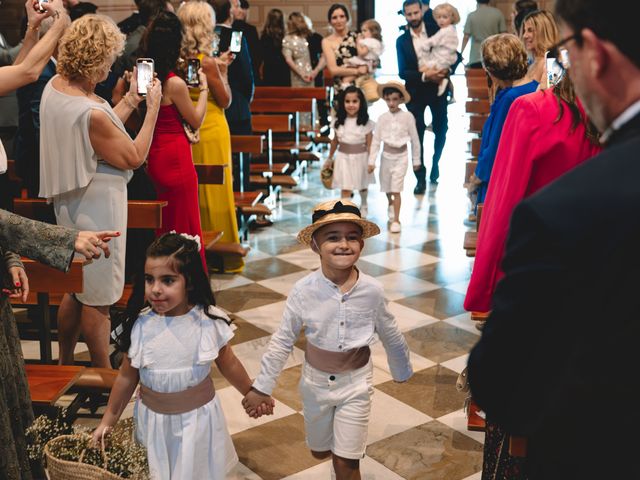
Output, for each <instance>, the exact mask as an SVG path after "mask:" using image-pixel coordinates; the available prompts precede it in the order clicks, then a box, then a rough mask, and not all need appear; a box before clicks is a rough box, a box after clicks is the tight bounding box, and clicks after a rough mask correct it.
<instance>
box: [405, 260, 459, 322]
mask: <svg viewBox="0 0 640 480" xmlns="http://www.w3.org/2000/svg"><path fill="white" fill-rule="evenodd" d="M403 273H405V272H403ZM434 283H435V282H434ZM398 303H399V304H401V305H404V306H406V307H409V308H413V309H414V310H418V311H419V312H422V313H426V314H427V315H431V316H432V317H435V318H439V319H441V320H442V319H445V318H449V317H453V316H456V315H460V314H461V313H464V312H465V309H464V307H463V303H464V295H462V294H461V293H458V292H454V291H453V290H449V289H447V288H439V289H438V290H432V291H430V292H425V293H420V294H418V295H414V296H413V297H406V298H403V299H401V300H398Z"/></svg>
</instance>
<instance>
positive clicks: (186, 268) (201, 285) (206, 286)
mask: <svg viewBox="0 0 640 480" xmlns="http://www.w3.org/2000/svg"><path fill="white" fill-rule="evenodd" d="M146 257H147V258H161V257H168V258H169V259H170V260H171V261H172V264H173V267H174V268H175V270H176V271H177V272H178V273H179V274H181V275H183V276H184V279H185V283H186V285H185V287H186V290H187V296H188V301H189V304H190V305H199V306H200V307H202V310H203V311H204V313H205V315H207V317H209V318H211V319H212V320H222V321H224V322H226V320H225V319H224V318H222V317H218V316H216V315H213V314H212V313H210V312H209V307H210V306H212V305H215V304H216V300H215V298H214V296H213V292H212V291H211V284H210V283H209V277H208V275H207V274H206V272H205V271H204V267H203V266H202V259H201V258H200V253H199V252H198V244H197V243H196V242H195V241H194V240H191V239H189V238H186V237H183V236H182V235H180V234H178V233H165V234H164V235H162V236H160V237H159V238H157V239H156V240H155V241H154V242H153V243H152V244H151V245H150V246H149V248H147V254H146ZM144 289H145V278H144V272H138V273H137V274H136V275H134V282H133V291H132V293H131V297H130V298H129V302H128V303H127V308H126V309H125V311H124V313H123V314H122V315H121V316H120V318H119V320H120V326H119V327H118V328H117V329H116V332H119V333H117V334H116V339H115V340H116V345H117V346H118V349H119V350H120V351H122V352H127V351H128V350H129V347H130V346H131V331H132V329H133V324H134V323H135V322H136V320H137V319H138V315H140V311H141V310H142V309H143V308H145V307H146V306H148V304H147V303H146V302H145V299H144Z"/></svg>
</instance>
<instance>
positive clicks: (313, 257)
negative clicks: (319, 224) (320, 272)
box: [278, 248, 320, 270]
mask: <svg viewBox="0 0 640 480" xmlns="http://www.w3.org/2000/svg"><path fill="white" fill-rule="evenodd" d="M278 258H279V259H281V260H284V261H285V262H289V263H293V264H294V265H298V266H299V267H302V268H304V269H307V270H316V269H318V268H320V257H319V256H318V254H317V253H315V252H314V251H312V250H311V249H310V248H305V249H303V250H297V251H295V252H291V253H285V254H283V255H279V256H278Z"/></svg>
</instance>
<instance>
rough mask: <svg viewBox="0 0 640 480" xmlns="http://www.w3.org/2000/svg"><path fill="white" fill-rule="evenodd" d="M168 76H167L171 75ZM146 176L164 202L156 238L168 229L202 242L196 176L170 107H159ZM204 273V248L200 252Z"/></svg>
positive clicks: (188, 146) (176, 115) (178, 119)
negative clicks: (160, 226) (147, 174)
mask: <svg viewBox="0 0 640 480" xmlns="http://www.w3.org/2000/svg"><path fill="white" fill-rule="evenodd" d="M173 75H174V74H173V73H170V74H169V77H171V76H173ZM148 163H149V165H148V168H147V170H148V173H149V176H150V177H151V180H152V181H153V184H154V185H155V187H156V191H157V193H158V200H166V201H167V206H166V207H164V208H163V209H162V228H160V229H158V231H157V232H156V233H157V234H158V235H160V234H162V233H166V232H170V231H171V230H175V231H176V232H177V233H187V234H189V235H198V236H199V237H200V240H201V243H202V228H201V226H200V207H199V206H198V175H197V174H196V169H195V167H194V166H193V159H192V157H191V144H190V143H189V140H188V139H187V136H186V135H185V133H184V128H183V127H182V117H180V114H179V113H178V110H177V108H176V106H175V105H174V104H171V105H161V106H160V112H159V113H158V120H157V121H156V128H155V131H154V132H153V141H152V142H151V148H150V149H149V159H148ZM200 256H201V257H202V264H203V265H204V269H205V272H206V271H207V262H206V260H205V256H204V245H203V246H202V248H201V249H200Z"/></svg>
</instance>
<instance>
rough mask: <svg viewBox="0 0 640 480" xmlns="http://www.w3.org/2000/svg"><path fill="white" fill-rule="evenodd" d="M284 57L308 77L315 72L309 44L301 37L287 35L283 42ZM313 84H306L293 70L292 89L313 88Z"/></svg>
mask: <svg viewBox="0 0 640 480" xmlns="http://www.w3.org/2000/svg"><path fill="white" fill-rule="evenodd" d="M282 55H283V56H284V58H286V59H289V60H292V61H293V62H294V63H295V64H296V67H297V68H298V70H299V71H302V72H304V73H305V74H307V75H308V74H310V73H311V71H312V70H313V67H312V66H311V54H310V53H309V42H307V40H306V39H305V38H303V37H301V36H299V35H287V36H285V37H284V39H283V40H282ZM313 83H314V82H313V80H311V81H310V82H305V81H304V80H303V79H302V77H301V76H300V75H298V74H297V73H296V72H294V71H293V70H291V86H292V87H313Z"/></svg>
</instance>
